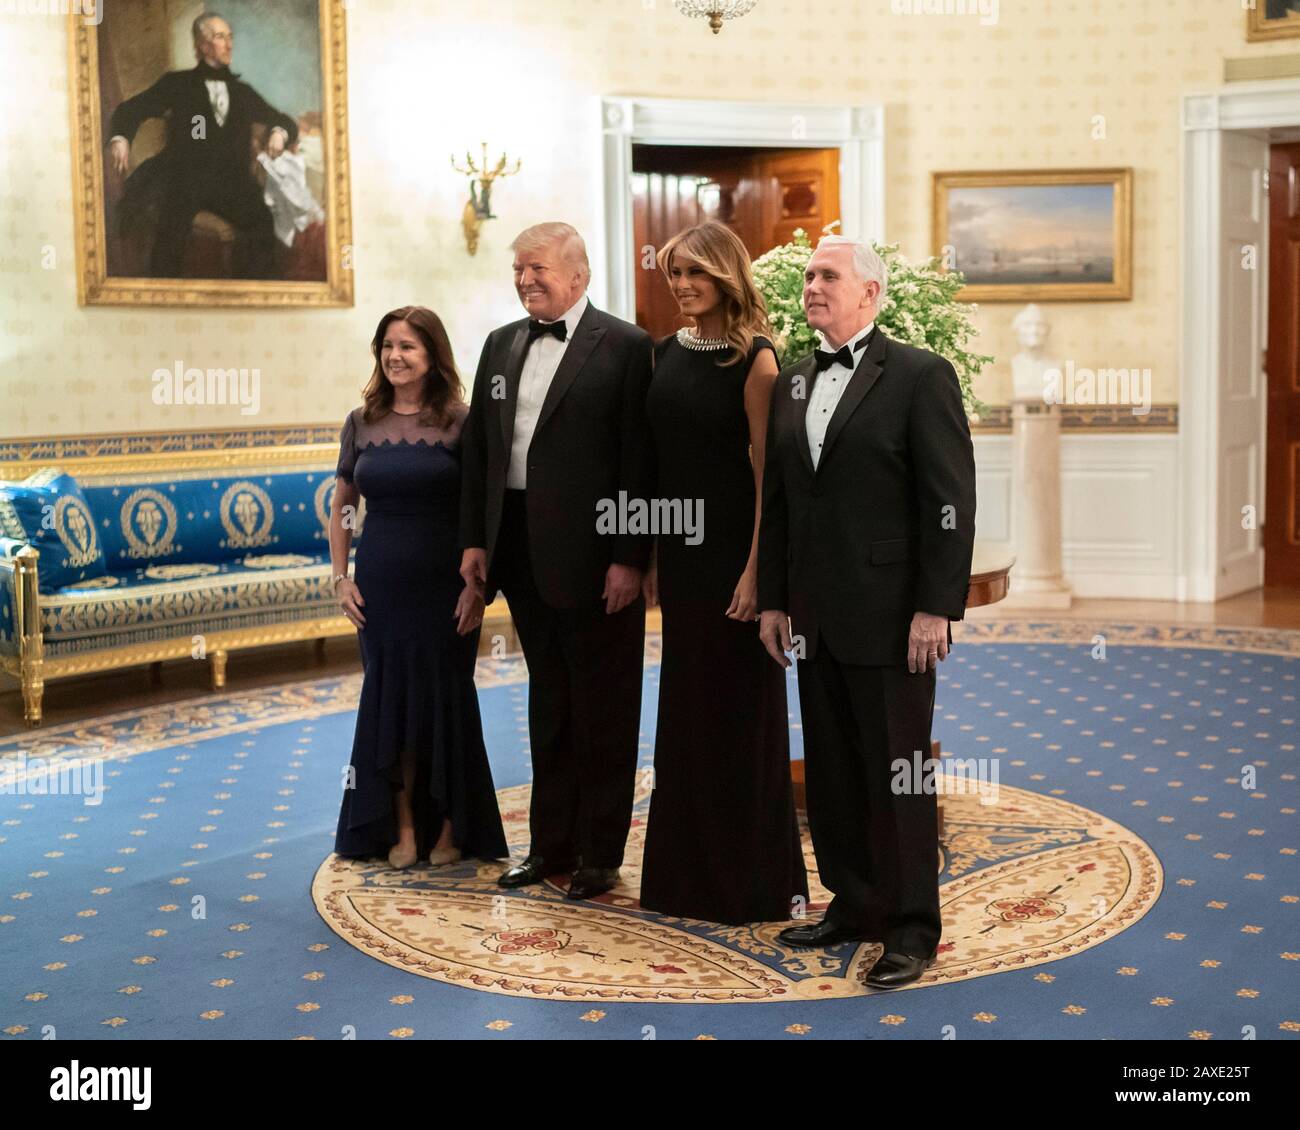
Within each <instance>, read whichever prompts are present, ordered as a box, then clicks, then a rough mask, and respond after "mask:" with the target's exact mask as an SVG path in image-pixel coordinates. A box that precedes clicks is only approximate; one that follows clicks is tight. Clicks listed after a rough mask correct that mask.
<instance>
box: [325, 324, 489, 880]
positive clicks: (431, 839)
mask: <svg viewBox="0 0 1300 1130" xmlns="http://www.w3.org/2000/svg"><path fill="white" fill-rule="evenodd" d="M371 351H372V352H373V353H374V356H375V370H374V373H373V374H372V376H371V378H370V383H369V384H368V385H367V386H366V388H365V390H364V392H363V393H362V396H363V398H364V403H363V404H362V405H361V406H360V407H358V408H354V409H353V410H352V412H351V413H349V415H348V418H347V420H346V421H344V424H343V430H342V434H341V435H340V443H339V461H338V471H337V480H336V484H335V490H334V498H333V502H332V504H331V507H330V558H331V561H332V562H333V572H334V588H335V593H336V595H337V598H338V602H339V607H340V608H341V609H342V611H343V614H344V615H345V616H346V617H347V618H348V619H349V620H350V621H352V623H353V624H355V625H356V626H357V635H358V639H359V640H360V644H361V660H362V666H363V668H364V671H365V675H364V679H363V682H362V687H361V702H360V705H359V707H358V709H357V726H356V733H355V737H354V739H353V745H352V762H351V769H350V772H349V779H348V781H347V787H346V788H345V791H344V794H343V807H342V811H341V812H340V813H339V822H338V830H337V832H336V834H335V840H334V850H335V851H336V852H337V853H338V854H339V855H345V856H372V855H383V854H387V856H388V862H389V863H390V864H391V865H392V866H393V867H396V868H399V869H400V868H405V867H410V866H411V865H412V864H413V863H414V862H415V861H416V860H417V859H423V858H428V859H429V861H430V863H433V864H442V863H451V862H454V861H456V860H458V859H460V858H461V856H462V854H463V855H470V856H477V857H478V858H480V859H499V858H501V857H503V856H505V855H506V854H508V853H507V850H506V841H505V834H504V832H503V830H502V827H501V816H500V813H499V812H498V810H497V802H496V793H495V791H494V789H493V787H492V772H491V770H490V768H489V766H488V759H487V750H486V749H485V748H484V745H483V728H482V722H481V719H480V717H479V708H478V695H477V692H476V690H475V687H474V661H475V657H476V656H477V654H478V638H479V630H480V628H481V625H482V623H483V600H482V597H481V596H479V595H477V594H476V593H474V592H473V591H472V590H470V589H467V588H466V587H465V585H464V582H463V581H462V580H461V576H460V551H459V549H458V542H457V522H458V514H459V508H460V451H459V438H460V429H461V426H462V425H463V423H464V420H465V415H466V413H467V412H468V411H469V408H468V406H467V405H466V404H465V403H464V397H463V388H462V385H461V381H460V377H459V375H458V374H457V372H456V365H455V361H454V360H453V358H452V353H451V344H450V342H449V341H448V338H447V332H446V330H445V329H444V328H443V325H442V322H441V320H440V319H439V318H438V316H437V315H436V314H434V313H433V312H432V311H431V310H428V309H426V308H424V307H423V306H404V307H402V308H400V309H397V310H393V311H391V312H389V313H388V314H385V315H384V317H383V318H382V319H381V321H380V323H379V328H378V330H376V332H375V337H374V341H373V342H372V343H371ZM361 498H364V499H365V504H366V515H365V532H364V535H363V536H360V537H359V538H358V541H357V553H356V576H355V577H348V576H347V566H348V552H349V548H350V546H351V542H352V531H353V529H354V528H355V525H356V522H355V518H356V512H357V506H358V504H359V501H360V499H361Z"/></svg>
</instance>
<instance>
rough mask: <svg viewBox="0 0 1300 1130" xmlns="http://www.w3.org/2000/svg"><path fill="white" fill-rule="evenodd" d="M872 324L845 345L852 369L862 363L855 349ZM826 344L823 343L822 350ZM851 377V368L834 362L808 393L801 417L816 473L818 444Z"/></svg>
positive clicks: (821, 442) (821, 440) (820, 375)
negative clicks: (806, 431)
mask: <svg viewBox="0 0 1300 1130" xmlns="http://www.w3.org/2000/svg"><path fill="white" fill-rule="evenodd" d="M875 324H876V323H875V322H874V321H873V322H870V323H868V325H867V327H866V329H863V330H860V331H859V332H858V333H856V334H854V335H853V337H851V338H850V339H849V340H848V341H847V342H845V344H846V345H847V346H848V347H849V352H850V353H852V354H853V367H854V368H856V367H857V363H858V362H859V361H860V360H861V359H862V357H861V354H860V353H859V352H858V351H857V349H856V348H855V347H856V346H857V344H858V343H859V342H860V341H862V339H863V338H865V337H866V336H867V334H869V333H870V332H871V329H872V327H873V326H874V325H875ZM827 344H828V343H826V342H823V347H825V346H826V345H827ZM852 376H853V368H848V369H846V368H845V367H844V366H843V365H841V364H840V363H839V362H838V361H835V362H832V363H831V364H830V365H828V366H827V367H826V369H825V370H823V371H822V372H821V373H818V374H817V379H816V381H814V382H813V389H812V393H811V394H810V395H809V397H808V415H807V416H806V417H805V425H806V427H807V430H808V454H809V455H811V456H812V465H813V470H816V469H817V461H818V460H819V459H820V458H821V454H822V444H823V443H825V442H826V428H827V427H828V426H829V425H830V422H831V417H832V416H834V415H835V409H836V407H837V405H838V404H839V402H840V397H841V396H843V395H844V390H845V389H846V388H848V386H849V379H850V378H851V377H852Z"/></svg>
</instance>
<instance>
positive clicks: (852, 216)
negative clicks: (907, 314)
mask: <svg viewBox="0 0 1300 1130" xmlns="http://www.w3.org/2000/svg"><path fill="white" fill-rule="evenodd" d="M600 122H601V140H602V158H601V164H602V183H603V199H604V209H603V210H604V224H603V225H602V227H603V233H602V234H603V236H604V239H605V247H604V259H603V261H604V263H605V268H606V274H605V279H604V280H602V281H603V282H604V290H605V294H604V304H605V309H606V310H608V311H609V312H610V313H612V314H615V315H617V316H618V317H620V318H625V319H627V320H628V321H633V320H634V319H635V317H636V270H637V267H638V263H637V260H636V257H635V255H634V254H633V252H634V248H633V247H632V146H633V145H634V144H645V145H703V146H714V147H721V146H733V145H753V146H766V147H771V148H774V149H795V148H801V147H802V148H809V149H832V148H838V149H839V151H840V212H841V216H840V219H841V221H842V223H841V226H840V229H839V230H840V231H842V232H843V233H844V234H845V235H852V236H854V237H856V238H859V239H874V240H878V241H881V242H884V240H885V109H884V106H883V105H881V104H872V105H862V106H807V105H801V104H799V103H793V102H789V103H788V102H692V101H685V100H679V99H673V98H636V97H622V96H606V97H602V98H601V99H600ZM808 234H809V235H810V236H813V237H815V236H816V235H817V234H818V233H816V232H809V233H808Z"/></svg>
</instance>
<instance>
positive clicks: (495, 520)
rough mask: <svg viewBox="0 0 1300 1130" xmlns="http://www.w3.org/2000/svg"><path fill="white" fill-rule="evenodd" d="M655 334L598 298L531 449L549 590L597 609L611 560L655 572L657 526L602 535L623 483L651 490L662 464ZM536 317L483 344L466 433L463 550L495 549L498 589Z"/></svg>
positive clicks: (538, 544) (530, 494)
mask: <svg viewBox="0 0 1300 1130" xmlns="http://www.w3.org/2000/svg"><path fill="white" fill-rule="evenodd" d="M652 348H653V343H652V342H651V339H650V335H649V334H647V333H646V332H645V330H643V329H640V328H639V327H637V326H634V325H631V324H630V323H628V322H624V321H623V320H622V319H620V318H615V317H613V316H612V315H610V314H606V313H604V312H603V311H601V310H597V309H596V307H595V306H593V305H592V304H591V303H590V302H588V304H587V309H586V310H585V311H583V314H582V318H581V319H580V320H579V321H578V324H577V326H576V327H575V329H574V332H573V336H572V337H571V338H570V339H569V341H568V345H567V347H566V348H565V350H564V356H563V357H562V358H561V360H560V364H559V367H558V368H557V369H556V371H555V376H554V377H553V378H552V380H551V384H550V388H549V389H548V390H547V393H546V396H545V399H544V400H543V401H542V409H541V413H540V414H539V416H538V418H537V426H536V427H535V428H534V430H533V437H532V440H531V441H530V443H529V447H528V470H527V483H528V487H527V496H526V498H527V510H528V550H529V556H530V558H531V561H532V568H533V575H534V578H535V580H536V583H537V589H538V592H539V594H540V595H541V597H542V599H543V600H544V601H545V602H546V603H547V604H549V605H551V607H553V608H565V609H575V608H593V607H596V606H597V605H598V604H599V602H600V594H601V592H602V591H603V589H604V587H605V572H606V570H607V569H608V568H609V566H610V565H611V564H620V565H632V566H635V567H636V568H638V569H644V568H645V567H646V563H647V562H648V560H649V557H650V549H651V544H652V541H653V539H652V537H651V536H650V535H649V534H628V533H614V534H605V533H597V530H596V520H597V504H598V503H599V502H600V501H601V500H602V499H611V500H613V502H614V504H615V505H616V506H617V504H618V499H619V492H620V491H626V492H627V495H628V498H629V499H632V498H646V499H648V498H649V497H650V493H651V490H652V488H653V480H654V467H653V454H652V448H651V445H650V435H649V427H648V424H647V419H646V407H645V402H646V392H647V390H648V389H649V386H650V370H651V355H652ZM527 350H528V319H527V318H523V319H520V320H519V321H517V322H511V323H510V324H509V325H506V326H502V327H500V328H499V329H496V330H493V331H492V332H491V333H490V334H489V335H488V339H487V341H486V343H484V346H483V354H482V356H481V357H480V358H479V363H478V371H477V372H476V374H475V376H474V392H473V396H472V398H471V400H470V409H469V416H468V418H467V419H466V421H465V425H464V428H463V430H462V432H461V442H460V447H461V476H462V477H461V522H460V543H461V547H462V548H466V547H470V546H475V547H481V548H485V549H486V550H487V555H488V592H487V599H488V600H489V601H491V600H492V599H493V597H494V596H495V595H496V591H497V586H496V583H495V580H494V578H493V571H492V565H493V558H494V552H495V549H496V544H497V534H498V532H499V531H500V527H501V508H502V503H503V501H504V498H505V490H506V471H507V469H508V467H509V462H510V448H511V444H512V442H513V439H514V425H515V409H516V407H517V405H518V392H519V378H520V373H521V371H522V370H523V365H524V357H525V355H526V353H527Z"/></svg>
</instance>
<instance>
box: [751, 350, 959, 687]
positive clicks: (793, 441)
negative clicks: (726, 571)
mask: <svg viewBox="0 0 1300 1130" xmlns="http://www.w3.org/2000/svg"><path fill="white" fill-rule="evenodd" d="M816 379H817V367H816V362H815V360H814V358H813V357H812V356H808V357H805V358H804V359H803V360H801V361H799V362H797V363H795V364H793V365H790V366H788V367H787V368H785V369H783V370H782V371H781V373H780V374H779V375H778V377H777V380H776V383H775V385H774V386H773V389H772V404H771V411H770V413H769V415H768V430H767V448H766V450H767V460H766V466H765V469H764V474H763V511H762V524H761V527H760V530H759V559H758V598H759V608H760V609H763V610H769V609H779V610H781V611H784V612H787V613H788V614H789V616H790V620H791V630H792V632H793V634H795V635H796V636H802V637H803V640H804V648H805V652H804V654H805V655H806V656H807V658H810V659H811V658H812V657H813V656H815V655H816V654H817V648H818V646H819V644H822V643H824V644H825V646H826V647H827V648H828V649H829V650H830V652H831V654H832V655H833V656H834V657H835V658H836V659H837V660H839V661H841V662H843V663H851V664H864V665H872V666H883V665H891V664H900V663H906V661H907V643H908V630H909V628H910V626H911V622H912V615H913V613H915V612H918V611H919V612H930V613H933V614H935V615H937V616H946V617H947V618H948V619H949V620H950V621H951V620H960V619H962V618H963V617H964V615H965V611H966V591H967V589H968V588H969V585H970V567H971V555H972V552H973V549H974V544H975V454H974V448H973V446H972V444H971V438H970V428H969V426H968V425H967V423H966V413H965V411H964V410H963V408H962V400H961V389H960V386H959V385H958V382H957V374H956V372H955V371H954V370H953V367H952V365H951V364H949V363H948V362H947V361H946V360H944V358H942V357H940V356H938V355H937V354H934V353H930V352H928V351H927V350H924V349H916V348H913V347H912V346H909V345H903V344H901V343H900V342H897V341H893V340H891V339H890V338H888V337H886V336H885V334H884V333H883V332H882V331H881V330H880V328H879V327H877V328H876V329H874V330H873V331H872V333H871V337H870V339H869V340H868V342H867V345H866V347H865V348H864V349H863V350H862V352H861V354H860V355H859V358H858V363H857V367H856V368H855V369H854V371H853V375H852V376H851V377H850V378H849V383H848V384H847V386H846V387H845V388H844V392H843V395H842V396H841V398H840V402H839V404H838V405H837V406H836V408H835V411H834V413H833V414H832V416H831V420H830V424H829V425H828V427H827V429H826V437H825V439H824V440H823V442H822V450H821V458H820V459H819V460H818V463H817V468H816V470H814V469H813V463H812V457H811V456H810V455H809V453H808V433H807V431H806V428H805V418H806V416H807V412H808V398H809V396H810V395H811V393H812V388H813V385H814V382H815V381H816ZM948 640H949V643H951V642H952V630H951V628H949V631H948Z"/></svg>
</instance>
